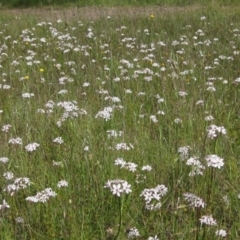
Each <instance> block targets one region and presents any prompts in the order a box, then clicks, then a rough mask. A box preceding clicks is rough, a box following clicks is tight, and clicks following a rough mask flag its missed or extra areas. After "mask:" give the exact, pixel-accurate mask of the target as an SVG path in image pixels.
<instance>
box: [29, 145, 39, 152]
mask: <svg viewBox="0 0 240 240" xmlns="http://www.w3.org/2000/svg"><path fill="white" fill-rule="evenodd" d="M39 146H40V144H38V143H29V144H28V145H27V146H25V149H26V150H27V151H28V152H33V151H36V150H37V148H38V147H39Z"/></svg>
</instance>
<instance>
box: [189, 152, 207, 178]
mask: <svg viewBox="0 0 240 240" xmlns="http://www.w3.org/2000/svg"><path fill="white" fill-rule="evenodd" d="M186 165H188V166H192V171H191V172H190V173H189V176H190V177H192V176H195V175H203V170H204V169H205V166H203V165H202V163H201V162H200V161H199V158H198V157H196V156H194V157H191V158H189V159H188V160H187V162H186Z"/></svg>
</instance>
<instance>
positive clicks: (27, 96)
mask: <svg viewBox="0 0 240 240" xmlns="http://www.w3.org/2000/svg"><path fill="white" fill-rule="evenodd" d="M33 96H34V93H23V94H22V98H31V97H33Z"/></svg>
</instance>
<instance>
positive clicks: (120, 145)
mask: <svg viewBox="0 0 240 240" xmlns="http://www.w3.org/2000/svg"><path fill="white" fill-rule="evenodd" d="M133 148H134V147H133V145H132V144H131V143H129V144H127V143H118V144H117V145H116V146H115V149H116V150H127V151H128V150H130V149H133Z"/></svg>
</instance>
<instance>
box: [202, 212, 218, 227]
mask: <svg viewBox="0 0 240 240" xmlns="http://www.w3.org/2000/svg"><path fill="white" fill-rule="evenodd" d="M199 221H200V222H201V225H202V224H203V223H204V224H206V225H209V226H215V225H217V222H216V220H215V219H214V218H213V217H212V215H204V216H202V217H201V218H200V219H199Z"/></svg>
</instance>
